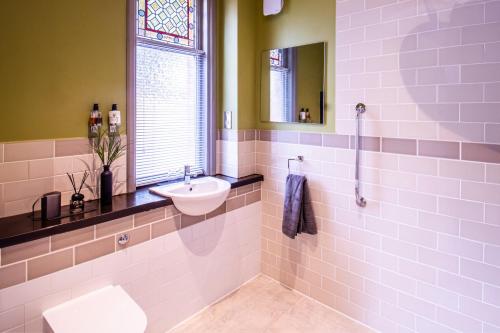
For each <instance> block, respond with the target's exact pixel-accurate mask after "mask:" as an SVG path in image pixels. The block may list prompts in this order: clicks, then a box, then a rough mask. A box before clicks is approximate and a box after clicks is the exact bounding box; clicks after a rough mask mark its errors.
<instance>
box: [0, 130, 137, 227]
mask: <svg viewBox="0 0 500 333" xmlns="http://www.w3.org/2000/svg"><path fill="white" fill-rule="evenodd" d="M0 154H1V156H0V217H4V216H11V215H16V214H21V213H26V212H30V211H31V207H32V205H33V203H34V202H35V200H36V199H37V198H38V197H40V195H42V194H44V193H47V192H51V191H60V192H62V198H61V200H62V204H63V205H69V200H70V198H71V194H72V193H73V189H72V186H71V183H70V181H69V179H68V176H67V175H66V173H70V174H71V173H73V174H74V175H75V178H76V180H77V181H79V180H80V179H81V177H82V176H83V173H84V172H85V171H92V175H91V177H89V178H88V180H87V182H86V184H87V185H88V186H89V188H84V189H83V190H82V193H83V194H84V195H85V200H93V199H96V198H98V193H97V192H96V184H98V182H97V181H98V178H99V167H100V162H99V160H98V158H97V157H96V156H95V155H93V154H91V153H90V152H89V146H88V140H87V139H69V140H66V139H63V140H44V141H24V142H15V143H12V142H9V143H0ZM126 160H127V158H126V156H125V155H124V156H122V157H121V158H119V159H118V160H117V161H116V162H115V164H114V165H113V167H112V172H113V177H114V179H113V181H114V183H115V185H114V190H113V191H114V193H115V194H120V193H124V192H126V181H127V179H126V177H127V175H126V174H127V171H126V170H127V167H126V165H127V164H126ZM35 208H36V209H39V208H40V205H39V203H38V204H37V205H36V207H35Z"/></svg>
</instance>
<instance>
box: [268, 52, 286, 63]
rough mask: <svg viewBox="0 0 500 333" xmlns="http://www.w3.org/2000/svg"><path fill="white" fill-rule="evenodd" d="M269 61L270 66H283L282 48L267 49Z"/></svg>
mask: <svg viewBox="0 0 500 333" xmlns="http://www.w3.org/2000/svg"><path fill="white" fill-rule="evenodd" d="M269 61H270V63H271V66H276V67H283V50H282V49H272V50H270V51H269Z"/></svg>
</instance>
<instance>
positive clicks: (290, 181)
mask: <svg viewBox="0 0 500 333" xmlns="http://www.w3.org/2000/svg"><path fill="white" fill-rule="evenodd" d="M282 231H283V233H284V234H285V235H287V236H288V237H290V238H292V239H294V238H295V236H296V235H297V234H300V233H302V232H305V233H308V234H311V235H315V234H317V233H318V230H317V228H316V221H315V219H314V212H313V209H312V203H311V196H310V193H309V188H308V187H307V179H306V177H305V176H299V175H288V177H286V188H285V205H284V209H283V225H282Z"/></svg>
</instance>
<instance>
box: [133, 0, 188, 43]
mask: <svg viewBox="0 0 500 333" xmlns="http://www.w3.org/2000/svg"><path fill="white" fill-rule="evenodd" d="M195 4H196V0H137V9H138V10H137V27H138V31H137V33H138V35H139V36H141V37H146V38H149V39H154V40H159V41H162V42H164V43H168V44H175V45H182V46H189V47H194V46H195V37H196V36H195V35H196V5H195Z"/></svg>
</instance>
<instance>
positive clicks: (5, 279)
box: [0, 262, 26, 289]
mask: <svg viewBox="0 0 500 333" xmlns="http://www.w3.org/2000/svg"><path fill="white" fill-rule="evenodd" d="M24 281H26V262H20V263H17V264H12V265H8V266H2V267H0V289H3V288H8V287H11V286H13V285H16V284H19V283H21V282H24Z"/></svg>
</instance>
